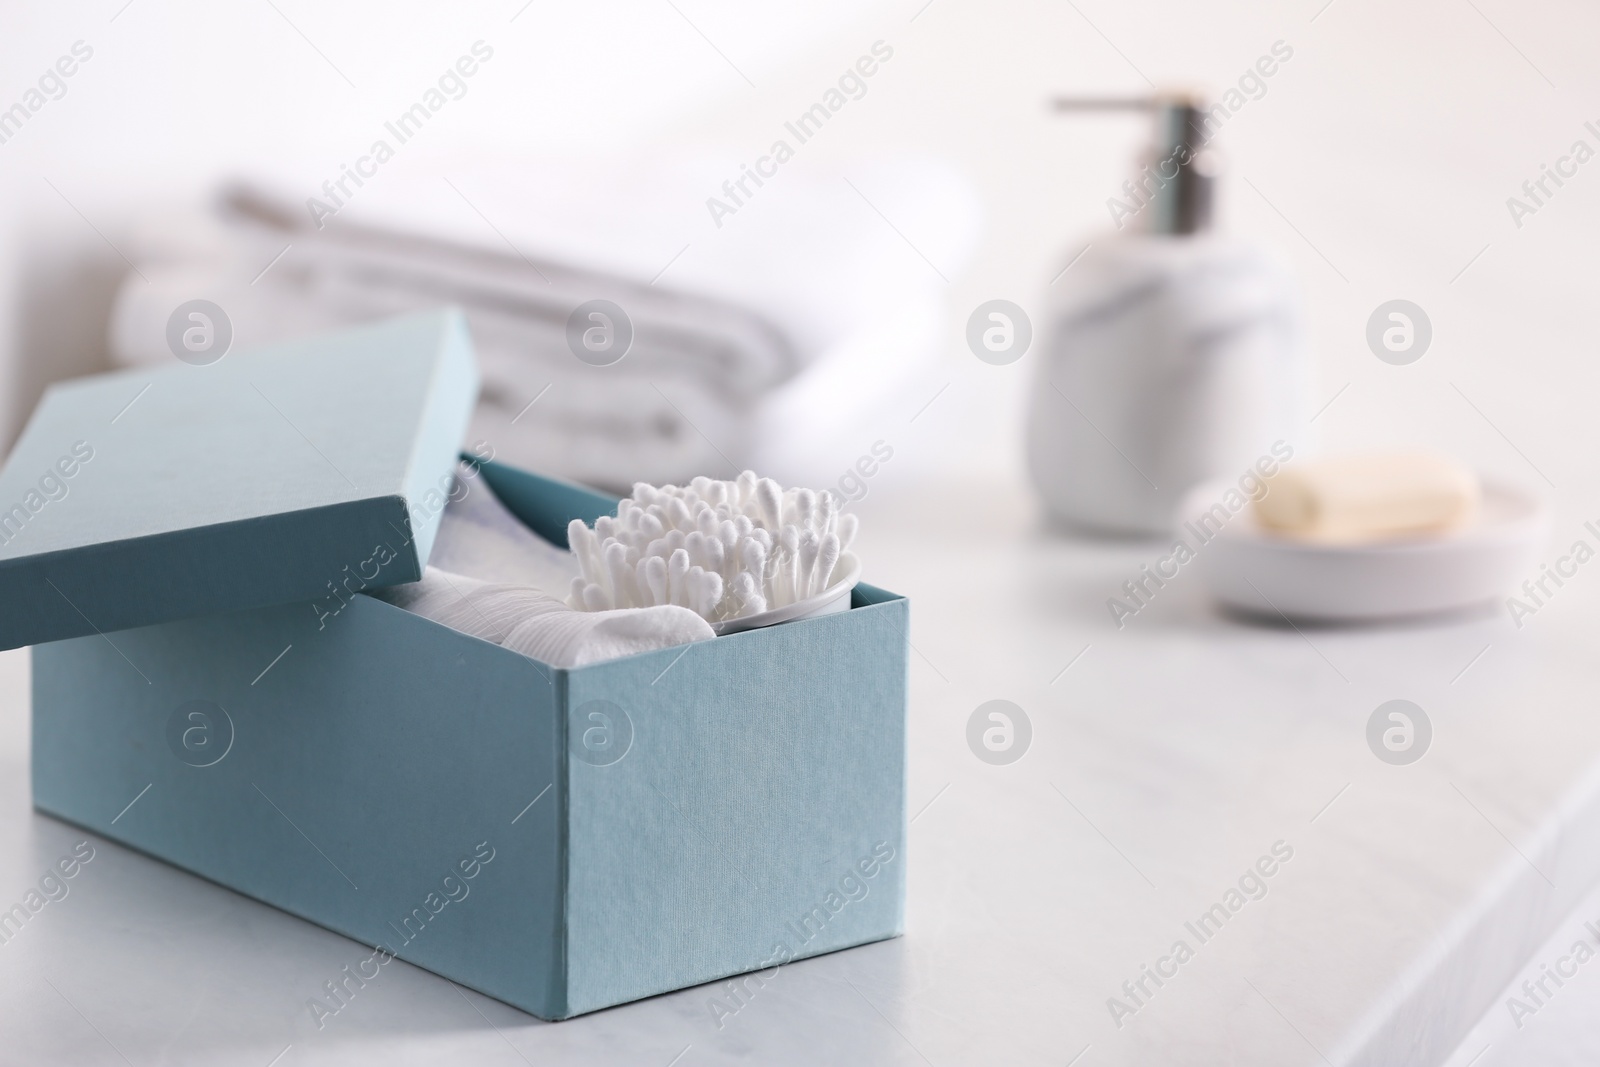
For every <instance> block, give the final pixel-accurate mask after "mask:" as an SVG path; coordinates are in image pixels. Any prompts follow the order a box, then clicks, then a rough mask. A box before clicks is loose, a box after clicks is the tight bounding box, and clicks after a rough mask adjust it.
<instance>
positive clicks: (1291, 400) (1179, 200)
mask: <svg viewBox="0 0 1600 1067" xmlns="http://www.w3.org/2000/svg"><path fill="white" fill-rule="evenodd" d="M1056 106H1057V108H1058V109H1060V110H1074V111H1075V110H1085V109H1116V110H1139V111H1150V112H1153V113H1154V116H1155V126H1156V137H1155V142H1154V145H1153V146H1152V148H1151V151H1150V153H1149V157H1148V159H1147V161H1146V165H1145V166H1144V168H1143V170H1142V171H1141V172H1140V174H1139V175H1138V176H1137V177H1136V178H1134V179H1133V180H1130V181H1128V182H1124V183H1123V186H1122V189H1121V190H1120V191H1119V192H1118V195H1116V196H1113V197H1111V198H1109V199H1108V201H1107V210H1108V211H1109V212H1110V215H1111V219H1112V224H1113V226H1114V227H1115V228H1114V229H1113V230H1112V231H1110V232H1109V233H1107V234H1105V235H1102V236H1096V237H1094V238H1093V239H1092V240H1091V241H1090V242H1089V245H1088V248H1087V250H1086V251H1082V252H1078V251H1077V250H1074V255H1075V256H1076V257H1077V258H1076V261H1075V262H1073V261H1072V260H1070V259H1063V260H1062V264H1063V267H1064V268H1065V269H1064V270H1063V271H1062V273H1061V274H1060V275H1059V280H1058V281H1056V282H1055V283H1054V284H1053V286H1052V289H1053V290H1054V291H1053V292H1052V293H1051V294H1050V298H1049V299H1048V300H1047V301H1046V302H1045V306H1047V307H1049V309H1050V310H1049V312H1048V315H1047V320H1046V322H1045V323H1044V324H1043V329H1042V330H1041V334H1042V335H1043V337H1044V339H1045V343H1044V345H1043V346H1042V348H1041V349H1040V358H1039V359H1038V362H1037V380H1036V381H1035V382H1034V387H1033V391H1032V395H1031V397H1030V410H1029V413H1028V424H1027V456H1028V469H1029V474H1030V476H1031V478H1032V481H1033V484H1034V486H1035V487H1036V489H1037V490H1038V492H1039V494H1040V496H1041V497H1042V498H1043V500H1044V503H1045V505H1046V508H1047V509H1048V510H1049V512H1050V513H1051V514H1052V515H1053V516H1055V517H1056V518H1058V519H1060V520H1064V521H1065V522H1066V523H1067V524H1068V525H1070V526H1073V527H1076V528H1079V529H1084V530H1088V531H1092V532H1097V533H1102V534H1113V535H1126V536H1154V535H1159V534H1163V533H1166V532H1168V531H1170V530H1172V529H1173V528H1174V526H1175V525H1176V524H1177V520H1178V510H1179V508H1180V507H1181V506H1182V503H1183V499H1184V497H1185V496H1186V495H1187V494H1188V493H1189V492H1190V491H1191V490H1192V489H1193V488H1194V487H1195V486H1196V485H1198V484H1200V483H1202V482H1206V481H1209V480H1212V479H1227V480H1229V481H1230V482H1234V483H1237V481H1238V480H1239V478H1240V477H1241V476H1242V475H1243V474H1244V473H1245V472H1246V471H1247V470H1249V469H1250V468H1252V467H1253V466H1254V465H1255V463H1256V461H1257V460H1258V459H1260V458H1261V457H1262V456H1269V455H1271V450H1272V446H1273V444H1274V443H1276V442H1278V441H1283V442H1284V443H1285V444H1287V445H1289V446H1290V447H1291V448H1292V447H1293V446H1294V445H1295V444H1297V443H1298V439H1297V434H1298V433H1299V431H1300V430H1301V421H1300V416H1301V413H1302V412H1303V410H1304V407H1303V397H1304V396H1305V389H1306V386H1307V382H1308V378H1309V375H1308V374H1307V368H1306V367H1305V365H1304V364H1305V355H1304V352H1305V343H1304V328H1303V319H1302V313H1301V310H1300V300H1299V293H1298V287H1297V286H1296V284H1295V283H1294V280H1293V278H1292V276H1291V275H1290V274H1289V272H1288V271H1287V269H1286V268H1285V267H1284V266H1282V265H1281V264H1280V263H1279V261H1278V260H1277V259H1276V258H1275V257H1273V256H1271V255H1269V254H1267V253H1266V252H1265V251H1264V250H1262V249H1260V248H1257V247H1255V246H1254V245H1252V244H1250V243H1248V242H1245V241H1241V240H1236V239H1232V238H1228V237H1225V236H1223V235H1222V234H1220V233H1218V232H1216V230H1215V229H1214V228H1213V226H1212V206H1213V193H1214V183H1215V178H1216V169H1217V168H1216V158H1215V153H1214V152H1213V151H1212V150H1211V149H1209V148H1208V147H1207V141H1208V139H1209V132H1210V131H1209V130H1208V125H1209V124H1211V123H1212V122H1213V121H1214V120H1213V119H1212V117H1211V116H1210V114H1208V112H1207V111H1206V109H1205V106H1204V104H1203V103H1202V102H1201V101H1200V100H1198V99H1197V98H1195V97H1193V96H1190V95H1187V94H1181V93H1171V94H1162V95H1158V96H1155V97H1150V98H1136V99H1127V100H1078V99H1073V100H1061V101H1057V105H1056Z"/></svg>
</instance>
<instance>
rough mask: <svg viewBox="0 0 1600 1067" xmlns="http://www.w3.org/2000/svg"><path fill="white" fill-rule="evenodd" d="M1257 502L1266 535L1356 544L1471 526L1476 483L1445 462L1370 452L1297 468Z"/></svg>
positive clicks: (1276, 479) (1270, 483) (1274, 480)
mask: <svg viewBox="0 0 1600 1067" xmlns="http://www.w3.org/2000/svg"><path fill="white" fill-rule="evenodd" d="M1266 486H1267V490H1266V494H1265V495H1264V496H1262V497H1261V499H1259V500H1257V501H1256V502H1255V514H1256V518H1257V520H1258V521H1259V522H1260V523H1261V525H1262V526H1263V527H1264V528H1266V529H1267V530H1269V531H1271V532H1273V533H1276V534H1279V535H1281V536H1284V537H1290V538H1294V539H1296V540H1302V541H1311V542H1317V543H1322V544H1357V543H1361V542H1367V541H1380V540H1384V539H1387V538H1397V537H1417V536H1427V535H1430V534H1441V533H1446V532H1448V531H1451V530H1455V529H1459V528H1460V527H1462V526H1464V525H1466V524H1467V523H1468V522H1469V521H1471V519H1472V517H1473V515H1474V514H1475V513H1476V511H1477V508H1478V501H1479V499H1480V496H1481V492H1480V489H1479V486H1478V478H1477V476H1476V475H1475V474H1474V473H1473V472H1472V471H1470V470H1468V469H1467V468H1465V467H1463V466H1461V465H1460V464H1458V463H1456V462H1454V461H1452V460H1449V459H1445V458H1444V457H1442V456H1436V455H1431V454H1428V453H1422V452H1392V453H1372V454H1367V455H1355V456H1340V457H1334V458H1329V459H1320V460H1313V461H1310V462H1306V463H1296V464H1292V465H1290V466H1287V467H1284V468H1283V469H1282V470H1281V471H1279V472H1278V473H1277V474H1275V475H1273V476H1272V477H1271V478H1268V479H1267V481H1266Z"/></svg>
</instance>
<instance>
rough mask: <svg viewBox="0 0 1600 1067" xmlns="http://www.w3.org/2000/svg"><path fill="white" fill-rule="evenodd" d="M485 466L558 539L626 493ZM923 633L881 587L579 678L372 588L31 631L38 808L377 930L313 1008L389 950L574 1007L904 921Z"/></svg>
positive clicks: (857, 940)
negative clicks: (131, 623) (917, 633)
mask: <svg viewBox="0 0 1600 1067" xmlns="http://www.w3.org/2000/svg"><path fill="white" fill-rule="evenodd" d="M330 458H334V457H330ZM482 474H483V477H484V478H485V479H486V480H487V481H488V482H489V484H490V485H491V486H492V487H493V488H494V490H495V491H496V493H497V494H498V495H499V496H500V498H501V499H502V500H503V501H504V502H505V503H506V505H507V506H508V507H509V508H511V510H512V511H513V512H515V513H516V514H517V515H519V516H520V517H521V518H522V519H523V521H525V522H526V523H528V525H529V526H530V527H532V528H533V529H535V530H536V531H538V532H540V533H542V534H543V535H544V536H546V537H547V538H550V539H552V540H554V541H556V543H559V544H565V529H566V524H567V522H568V521H569V520H570V519H571V518H574V517H581V518H584V519H585V520H588V521H593V519H594V518H595V517H597V516H598V515H600V514H602V513H607V512H610V511H611V510H612V509H613V508H614V505H615V501H613V500H611V499H609V498H606V497H602V496H599V495H597V494H594V493H590V492H588V491H586V490H582V489H579V488H577V487H574V486H570V485H564V484H562V483H559V482H554V481H550V480H547V479H544V478H540V477H537V476H535V475H532V474H528V473H525V472H522V471H518V470H515V469H512V468H509V467H505V466H500V465H497V464H494V463H488V464H485V465H484V466H483V468H482ZM3 484H4V481H3V479H0V485H3ZM65 511H66V509H63V512H64V513H65ZM417 540H419V537H418V536H417V535H415V534H412V533H411V531H410V528H409V527H407V526H404V525H399V526H397V527H396V528H395V529H394V531H393V533H392V534H391V535H390V537H389V539H388V542H386V544H387V547H388V548H389V549H390V550H391V551H392V552H393V553H394V555H395V556H396V558H403V556H404V554H405V553H406V552H414V551H417V549H416V546H415V542H416V541H417ZM369 553H370V550H369V549H367V548H362V549H360V550H359V551H358V553H357V555H358V556H359V557H360V558H361V559H367V558H370V555H369ZM420 558H422V559H425V558H426V555H425V550H424V551H422V552H421V553H420ZM236 562H237V565H238V566H248V565H250V564H251V563H252V560H251V559H250V558H239V559H238V560H237V561H236ZM345 562H348V563H350V564H352V565H354V564H356V563H357V562H358V561H357V560H354V559H352V560H347V561H345ZM56 566H61V567H65V568H66V570H65V573H66V574H68V575H70V574H71V573H72V571H71V567H72V562H71V560H70V558H69V559H67V560H62V561H58V562H57V564H56ZM332 573H333V574H340V573H347V572H345V571H344V570H343V563H341V564H340V566H339V567H336V568H334V569H333V571H332ZM169 577H170V578H171V579H172V580H181V575H171V576H169ZM335 604H337V606H338V607H337V610H333V605H335ZM907 628H908V605H907V602H906V601H905V600H904V599H903V598H901V597H898V596H895V595H894V594H891V593H888V592H885V591H883V590H880V589H876V588H873V587H871V586H867V585H862V586H859V587H858V588H857V589H856V591H855V593H854V596H853V599H852V603H851V610H849V611H845V612H840V613H838V614H835V615H830V616H825V617H821V618H816V619H810V620H802V621H798V622H791V623H785V624H782V625H779V626H774V627H769V628H766V629H760V630H753V631H749V632H746V633H740V634H733V635H728V636H724V637H718V638H716V639H714V640H711V641H707V642H701V643H697V644H693V645H688V646H683V647H680V648H673V649H665V650H662V651H659V652H653V653H647V654H644V655H639V656H633V657H629V658H626V659H622V660H616V661H612V662H608V663H601V664H594V665H591V666H587V667H583V668H578V669H574V670H558V669H555V668H552V667H550V666H548V665H546V664H542V663H539V662H537V661H535V660H532V659H529V658H527V657H524V656H521V655H519V654H517V653H514V652H509V651H506V650H505V649H502V648H499V647H498V646H495V645H492V644H489V643H487V642H485V641H481V640H478V639H476V638H472V637H468V636H466V635H463V634H460V633H457V632H455V631H453V630H450V629H447V628H445V627H443V626H440V625H438V624H436V623H433V622H430V621H428V620H426V619H423V618H421V617H419V616H415V615H412V614H410V613H408V612H406V611H403V610H401V609H399V608H396V607H394V606H393V605H390V604H388V603H386V602H384V601H382V600H379V599H376V598H373V597H370V596H367V595H364V594H361V593H353V594H350V595H348V596H338V595H337V594H336V595H335V597H334V599H332V600H329V599H326V598H324V599H323V600H322V601H317V602H307V601H306V600H304V599H301V600H299V601H298V602H293V603H280V604H276V605H272V606H250V607H247V608H245V609H244V610H239V611H233V612H229V613H225V614H211V615H208V616H206V617H200V618H188V619H181V620H177V621H159V622H155V623H154V624H152V625H142V626H138V627H136V628H131V629H125V630H122V631H120V632H107V633H89V634H87V635H86V636H77V637H72V638H69V639H65V640H58V641H52V642H50V643H45V644H39V645H37V646H36V647H35V648H34V653H33V655H34V662H33V687H34V688H33V789H34V803H35V805H36V807H37V808H38V809H39V810H40V811H44V812H47V813H49V814H52V815H55V816H58V817H60V818H63V819H66V820H68V821H70V822H73V823H76V824H78V825H81V826H83V827H85V828H87V829H90V830H92V831H94V832H96V833H99V834H102V835H104V836H106V837H108V838H111V839H113V840H116V841H119V842H122V843H124V844H126V845H128V846H130V847H133V848H136V849H139V850H141V851H143V852H146V853H148V854H150V855H152V856H155V857H158V858H160V859H163V860H166V861H168V862H171V863H173V864H176V865H177V866H179V867H182V868H184V869H186V870H189V871H192V872H194V873H196V874H199V875H201V876H202V877H205V878H208V879H211V880H212V881H215V882H217V883H219V884H221V885H224V886H227V887H229V888H231V889H234V890H237V891H239V892H241V893H244V894H246V895H248V896H250V897H253V898H255V899H257V900H260V901H263V902H265V903H268V904H271V905H274V906H276V907H279V908H282V909H284V910H286V911H288V912H291V913H293V914H295V915H299V916H301V917H303V918H305V919H308V920H310V921H312V922H315V923H318V924H320V925H323V926H326V927H328V928H330V929H332V930H336V931H338V932H340V933H343V934H345V935H347V936H349V937H351V938H354V939H355V940H357V941H360V942H361V943H363V944H364V945H371V946H373V947H374V950H375V951H374V952H373V954H372V956H371V957H370V958H369V959H367V960H365V961H363V962H362V964H361V966H360V967H358V968H356V969H354V970H351V971H350V972H349V973H346V974H341V975H336V976H330V977H331V979H332V981H331V982H330V983H329V984H328V985H327V987H326V989H325V990H323V991H318V999H317V1000H316V1001H314V1002H308V1007H310V1009H311V1011H312V1012H313V1014H318V1013H319V1011H325V1012H328V1013H334V1012H336V1011H337V1010H338V1007H339V1005H340V1003H341V1000H340V995H341V992H342V993H343V995H344V996H345V997H349V996H352V995H354V992H355V991H356V990H357V989H358V988H359V985H360V983H361V982H363V981H370V980H374V977H375V976H376V975H378V974H380V973H381V966H382V965H383V964H384V963H386V962H387V961H388V959H389V957H390V955H391V954H392V955H396V956H399V957H400V958H402V959H405V960H407V961H409V962H412V963H415V964H417V965H419V966H422V967H425V968H427V969H429V970H432V971H435V972H437V973H439V974H441V975H444V976H446V977H448V978H450V979H452V980H455V981H457V982H460V983H462V984H463V985H467V986H470V987H472V988H474V989H477V990H480V991H481V992H484V993H487V994H489V995H491V996H494V997H498V998H499V999H501V1000H504V1001H506V1002H507V1003H509V1004H513V1005H515V1006H517V1007H519V1008H522V1009H524V1010H526V1011H529V1012H531V1013H533V1014H535V1015H538V1016H540V1017H542V1018H546V1019H561V1018H566V1017H568V1016H571V1015H575V1014H579V1013H582V1012H587V1011H593V1010H595V1009H597V1008H603V1007H607V1006H609V1005H613V1004H618V1003H622V1002H625V1001H629V1000H634V999H637V998H639V997H645V996H650V995H652V994H655V993H661V992H665V991H669V990H673V989H679V988H682V987H684V986H688V985H693V984H696V983H700V982H706V981H710V980H715V979H718V978H722V977H725V976H731V975H736V974H741V973H744V972H747V971H757V970H762V969H765V968H771V967H773V966H776V965H778V964H780V963H782V962H785V961H786V960H788V959H795V958H801V957H804V956H810V955H815V954H817V953H820V952H827V951H832V950H835V949H840V948H845V947H847V946H851V945H857V944H862V943H864V942H868V941H874V940H878V939H882V938H886V937H892V936H895V935H896V934H898V933H900V932H901V929H902V923H903V901H904V887H905V864H906V856H905V819H906V813H905V800H904V798H905V713H906V671H907V651H908V647H909V646H908V641H907ZM759 980H760V979H759V978H750V979H746V981H747V982H757V981H759ZM318 1004H320V1005H321V1007H320V1008H319V1007H318V1006H317V1005H318Z"/></svg>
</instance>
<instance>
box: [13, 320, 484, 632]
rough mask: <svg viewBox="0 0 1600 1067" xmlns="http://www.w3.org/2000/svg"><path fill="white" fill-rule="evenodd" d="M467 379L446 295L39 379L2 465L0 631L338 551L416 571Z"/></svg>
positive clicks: (145, 610)
mask: <svg viewBox="0 0 1600 1067" xmlns="http://www.w3.org/2000/svg"><path fill="white" fill-rule="evenodd" d="M477 388H478V377H477V369H476V365H475V363H474V360H473V355H472V348H471V343H470V339H469V338H468V336H467V334H466V327H465V323H464V320H463V319H462V318H461V316H460V314H459V313H458V312H439V313H430V314H425V315H417V316H410V317H407V318H404V319H397V320H394V321H392V322H387V323H381V324H378V325H376V326H369V327H363V328H361V329H358V330H351V331H347V332H344V333H339V334H333V335H329V336H326V337H319V338H315V339H313V340H309V341H303V342H295V343H293V344H288V345H281V346H273V347H269V348H263V349H258V350H255V351H251V352H241V353H236V354H230V355H229V356H227V357H226V358H224V359H223V360H222V361H221V362H219V363H215V364H213V365H210V366H203V367H194V366H187V365H180V364H176V363H175V365H174V366H172V367H169V368H165V369H161V370H156V371H147V370H140V371H128V372H123V373H117V374H108V375H99V376H96V377H93V378H87V379H82V380H79V381H74V382H67V383H61V384H57V385H55V386H52V387H51V388H50V390H49V391H47V392H46V394H45V397H44V399H43V400H42V401H41V402H40V404H39V407H38V408H37V410H36V411H35V412H34V414H33V417H32V419H30V421H29V423H28V426H27V428H26V430H25V431H24V432H23V435H22V438H21V439H20V440H19V441H18V443H17V445H16V447H15V449H13V451H12V454H11V456H10V458H9V459H8V461H7V463H6V466H5V469H4V471H3V472H0V602H3V603H5V604H6V605H7V606H8V608H9V609H10V610H8V611H6V612H5V613H4V614H3V615H0V648H15V647H18V646H21V645H25V644H37V643H40V642H44V641H52V640H57V639H60V638H64V637H72V636H78V635H82V634H90V633H95V632H97V631H99V632H108V631H114V630H120V629H126V628H128V627H132V626H142V625H147V624H150V623H154V622H162V621H167V620H170V619H179V618H192V617H194V616H198V615H211V614H216V613H218V612H222V611H230V610H236V609H241V608H247V607H259V606H265V605H269V604H282V603H289V602H293V601H297V600H298V601H303V600H308V599H310V598H312V597H314V596H319V595H323V594H325V593H327V592H328V591H329V590H328V588H327V586H328V585H329V584H330V583H338V582H340V581H342V580H343V578H344V577H345V575H344V574H343V573H342V571H341V568H343V567H345V566H347V565H348V566H353V567H357V568H359V567H361V566H362V565H363V564H365V565H367V566H368V567H369V568H372V569H374V570H375V571H376V573H374V574H373V576H372V577H371V578H370V579H367V581H368V584H373V585H392V584H397V583H400V582H408V581H415V580H416V579H417V578H419V577H420V576H421V573H422V566H423V564H424V563H425V562H426V560H427V553H428V549H429V548H430V547H431V545H432V539H433V536H434V531H435V530H436V529H437V526H438V522H439V518H440V515H441V513H442V509H443V492H447V491H448V488H449V481H448V479H449V475H450V472H451V469H452V467H453V465H454V460H455V454H456V450H457V449H458V448H459V446H460V440H461V436H462V434H464V433H465V432H466V426H467V421H468V419H469V418H470V415H471V409H472V404H473V400H474V399H475V397H476V395H477ZM430 494H434V495H433V496H432V497H430ZM397 532H403V533H404V535H405V543H404V546H403V547H402V549H401V550H400V554H399V555H398V556H397V557H396V558H394V559H392V560H386V561H384V562H383V563H381V564H379V563H377V562H376V561H374V562H372V563H370V564H369V563H368V562H367V561H368V560H370V559H372V556H371V552H372V548H373V546H374V545H375V544H377V543H378V542H379V541H384V540H388V541H393V540H394V539H395V536H396V533H397Z"/></svg>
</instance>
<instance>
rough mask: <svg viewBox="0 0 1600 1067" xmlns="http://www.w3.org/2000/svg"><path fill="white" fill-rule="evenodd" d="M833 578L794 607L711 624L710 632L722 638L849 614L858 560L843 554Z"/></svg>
mask: <svg viewBox="0 0 1600 1067" xmlns="http://www.w3.org/2000/svg"><path fill="white" fill-rule="evenodd" d="M833 576H836V577H837V578H838V580H837V581H835V582H834V583H833V584H832V585H830V586H828V588H826V589H824V590H823V591H822V592H820V593H818V594H817V595H816V596H810V597H806V598H805V599H804V600H796V601H795V602H794V603H793V604H785V605H784V606H783V607H781V608H773V609H772V610H771V611H763V612H761V613H760V614H758V615H743V616H740V617H739V618H737V619H725V620H723V621H722V622H714V623H712V624H711V632H712V633H714V634H716V635H717V636H718V637H721V636H723V635H724V634H736V633H742V632H743V631H745V630H758V629H760V628H761V627H763V626H774V625H776V624H778V623H780V622H793V621H795V620H796V619H812V618H816V617H817V616H819V615H832V614H833V613H834V612H837V611H848V610H849V608H850V591H851V590H852V589H854V588H855V587H856V583H857V582H858V581H860V580H861V561H860V560H859V559H857V558H856V557H855V556H853V555H851V554H850V553H849V552H846V553H844V554H843V555H841V556H840V557H839V563H838V565H837V566H835V567H834V571H833Z"/></svg>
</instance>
